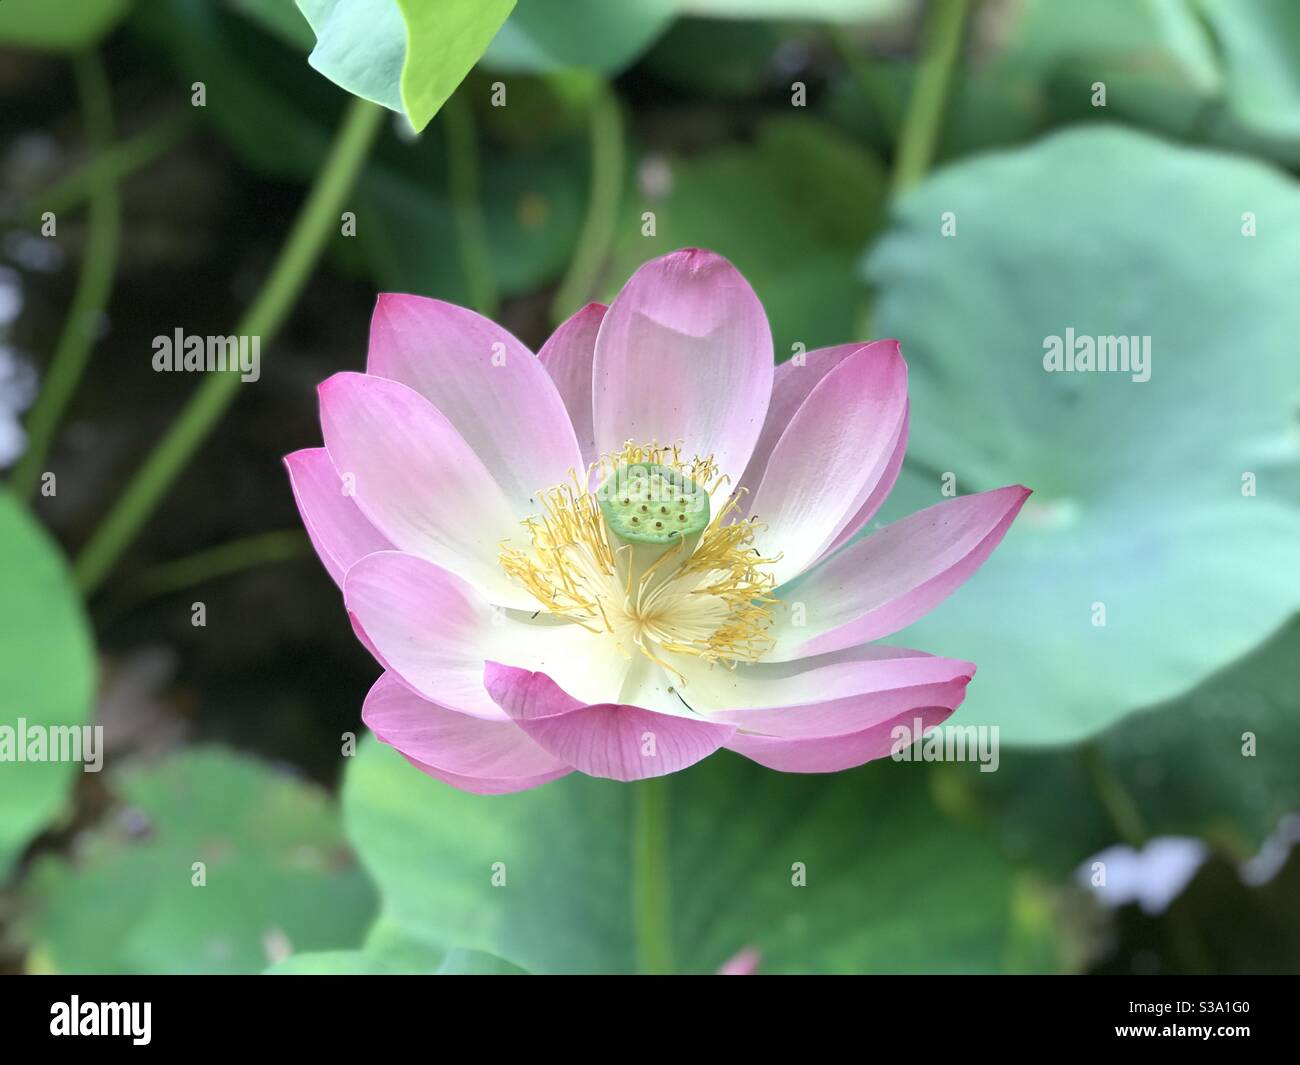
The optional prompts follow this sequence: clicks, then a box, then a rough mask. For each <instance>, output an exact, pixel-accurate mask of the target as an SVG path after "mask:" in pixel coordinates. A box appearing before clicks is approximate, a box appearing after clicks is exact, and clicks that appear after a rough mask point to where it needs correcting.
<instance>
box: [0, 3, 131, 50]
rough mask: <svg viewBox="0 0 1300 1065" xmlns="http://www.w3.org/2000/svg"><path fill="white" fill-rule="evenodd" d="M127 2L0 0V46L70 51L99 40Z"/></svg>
mask: <svg viewBox="0 0 1300 1065" xmlns="http://www.w3.org/2000/svg"><path fill="white" fill-rule="evenodd" d="M130 6H131V0H59V2H58V3H54V2H53V0H0V45H15V46H17V47H19V48H39V49H42V50H46V49H48V50H51V51H59V52H74V51H76V50H78V49H80V48H85V47H86V46H87V45H91V44H94V43H95V41H97V40H99V38H101V37H103V36H104V35H105V34H106V33H108V31H109V30H111V29H112V28H113V27H114V26H116V25H117V23H118V22H119V21H120V20H121V18H122V16H123V15H125V14H126V12H127V10H128V9H129V8H130Z"/></svg>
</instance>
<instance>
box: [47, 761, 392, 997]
mask: <svg viewBox="0 0 1300 1065" xmlns="http://www.w3.org/2000/svg"><path fill="white" fill-rule="evenodd" d="M117 790H118V793H119V795H120V797H121V800H122V803H121V806H120V807H119V808H118V809H117V810H116V811H114V812H113V813H112V814H111V815H109V817H108V819H107V820H106V821H105V822H104V823H103V824H101V825H100V826H98V827H97V828H95V829H94V830H92V831H91V832H89V833H88V834H87V836H86V838H84V839H83V840H81V841H80V842H79V845H78V848H77V850H76V852H75V853H74V854H73V856H72V857H71V858H63V857H45V858H42V859H41V860H40V861H39V862H38V863H37V864H36V865H35V866H34V867H33V869H32V872H31V875H30V876H29V877H28V878H27V880H26V881H25V883H24V901H25V907H26V909H27V910H28V913H27V916H26V919H25V921H24V922H23V931H24V932H25V934H26V937H27V939H28V941H29V942H30V943H31V947H32V953H31V956H30V958H31V960H30V965H31V967H32V968H33V969H35V970H37V971H56V972H65V973H84V972H98V973H243V972H259V971H261V970H262V969H263V968H264V967H265V966H266V964H267V961H268V960H269V959H270V957H274V956H275V955H276V954H278V953H279V952H280V951H282V950H284V949H286V948H288V949H298V950H304V951H311V950H327V949H338V948H345V947H353V946H355V945H356V944H358V943H360V942H361V940H362V937H363V933H364V931H365V929H366V926H367V925H368V924H369V923H370V920H371V918H372V916H373V913H374V896H373V893H372V889H371V887H370V884H369V882H368V881H367V879H366V877H365V875H364V874H363V873H362V872H361V870H360V869H358V868H357V866H356V864H355V862H354V861H353V859H352V856H351V854H350V853H349V852H348V849H347V845H346V844H345V843H344V841H343V838H342V836H341V835H340V833H339V827H338V818H337V814H336V812H335V810H334V809H333V808H332V807H331V806H330V805H329V803H328V801H327V799H326V797H325V795H324V794H323V793H322V792H320V790H319V789H317V788H316V787H314V786H311V785H308V784H305V783H303V782H301V781H298V780H294V779H292V778H290V777H288V776H285V775H283V774H281V773H278V772H275V771H273V770H272V769H270V768H269V767H267V766H265V765H263V764H261V763H260V762H257V761H254V760H252V759H249V758H246V757H243V756H240V755H236V754H233V753H230V752H228V751H224V750H221V749H219V748H198V749H191V750H189V751H187V752H185V753H183V754H179V755H175V756H172V757H170V758H168V759H167V760H165V761H163V762H159V763H157V764H154V765H142V766H138V767H134V768H132V769H130V770H128V771H124V772H123V773H122V775H121V776H120V777H118V778H117ZM196 862H202V863H204V865H205V867H206V868H205V876H206V884H205V885H203V886H196V885H195V884H194V878H195V876H196V873H195V870H194V863H196Z"/></svg>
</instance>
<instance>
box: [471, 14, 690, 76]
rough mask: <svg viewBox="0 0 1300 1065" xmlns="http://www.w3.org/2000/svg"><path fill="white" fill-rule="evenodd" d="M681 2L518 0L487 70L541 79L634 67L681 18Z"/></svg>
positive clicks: (494, 45)
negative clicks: (549, 73) (555, 72)
mask: <svg viewBox="0 0 1300 1065" xmlns="http://www.w3.org/2000/svg"><path fill="white" fill-rule="evenodd" d="M677 4H678V0H637V3H635V4H626V3H611V2H610V0H519V3H518V4H517V5H516V7H515V9H514V11H513V12H512V13H511V15H510V17H509V18H508V19H506V23H505V25H504V26H502V27H501V31H500V32H499V33H498V34H497V35H496V37H495V38H494V39H493V40H492V43H491V45H489V46H488V50H487V53H486V54H485V55H484V56H483V63H484V65H485V66H488V67H490V68H492V69H493V70H500V71H503V72H507V73H524V74H537V73H543V72H546V71H551V70H563V69H571V68H586V69H591V70H597V71H600V72H601V73H604V74H612V73H616V72H618V71H620V70H623V69H624V68H626V67H627V66H629V65H630V64H631V63H632V62H633V61H634V60H635V59H636V58H637V57H638V56H639V55H640V54H641V53H642V52H644V51H645V50H646V49H647V48H649V47H650V45H651V43H653V41H654V40H655V38H657V37H658V36H659V35H660V34H661V33H663V31H664V30H665V29H667V27H668V24H669V23H670V22H671V21H672V20H673V17H674V16H675V15H676V13H677Z"/></svg>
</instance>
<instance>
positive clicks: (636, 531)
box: [596, 462, 709, 544]
mask: <svg viewBox="0 0 1300 1065" xmlns="http://www.w3.org/2000/svg"><path fill="white" fill-rule="evenodd" d="M596 498H597V499H598V500H599V502H600V512H601V514H602V515H604V518H605V524H606V525H608V526H609V530H610V532H612V533H613V534H614V535H615V536H617V537H618V538H619V539H621V540H626V541H627V542H628V543H633V544H671V543H675V542H677V541H679V540H684V539H685V538H687V537H688V536H695V535H697V534H699V533H702V532H703V531H704V529H705V527H706V526H707V525H708V524H709V494H708V492H706V491H705V490H704V489H703V488H701V487H700V486H699V485H698V484H696V483H695V482H694V481H693V480H691V478H689V477H687V476H686V475H685V474H684V473H678V472H677V471H676V470H674V469H670V468H669V467H667V466H660V465H658V464H657V463H651V462H640V463H634V464H631V465H627V466H620V467H619V468H618V469H616V470H615V471H614V472H613V473H611V474H610V475H609V477H607V478H606V479H605V483H604V484H602V485H601V486H600V488H599V489H598V490H597V492H596Z"/></svg>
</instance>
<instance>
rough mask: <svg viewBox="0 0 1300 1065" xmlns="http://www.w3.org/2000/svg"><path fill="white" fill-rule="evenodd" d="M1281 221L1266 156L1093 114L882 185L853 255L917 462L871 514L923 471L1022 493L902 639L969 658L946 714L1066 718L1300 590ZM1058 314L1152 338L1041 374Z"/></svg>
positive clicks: (1194, 675)
mask: <svg viewBox="0 0 1300 1065" xmlns="http://www.w3.org/2000/svg"><path fill="white" fill-rule="evenodd" d="M1246 211H1251V212H1254V213H1255V214H1256V215H1257V218H1258V235H1257V236H1253V237H1252V236H1244V235H1243V233H1242V226H1243V221H1242V216H1243V212H1246ZM945 212H952V213H953V215H954V216H955V219H956V224H957V235H956V236H952V237H948V236H944V235H942V231H941V230H942V223H943V218H944V214H945ZM1298 226H1300V190H1298V189H1297V187H1296V186H1295V184H1294V183H1293V182H1291V181H1290V180H1289V179H1288V178H1286V177H1285V176H1283V175H1281V174H1279V173H1276V172H1275V171H1272V170H1270V169H1268V168H1266V167H1264V166H1261V165H1259V164H1257V163H1254V162H1250V161H1247V160H1242V159H1236V158H1231V157H1227V156H1220V155H1216V154H1210V153H1207V152H1201V151H1192V150H1187V149H1182V148H1175V147H1172V146H1170V145H1168V144H1166V143H1164V142H1161V141H1158V140H1154V139H1152V138H1149V137H1146V136H1143V135H1140V134H1137V133H1133V132H1126V131H1123V130H1120V129H1117V128H1107V127H1094V128H1089V129H1078V130H1073V131H1069V132H1066V133H1062V134H1059V135H1057V136H1054V137H1052V138H1050V139H1048V140H1045V141H1043V142H1041V143H1039V144H1037V145H1035V146H1033V147H1030V148H1027V149H1024V150H1022V151H1017V152H1013V153H1006V154H1001V155H996V156H990V157H986V158H983V159H979V160H976V161H972V162H970V163H966V164H963V165H960V166H955V167H952V168H950V169H948V170H945V171H942V172H941V173H939V174H938V175H936V176H935V177H934V178H933V179H932V180H931V181H929V182H928V183H927V184H926V185H924V186H923V187H922V188H921V189H919V190H918V191H917V192H916V193H915V194H914V195H913V196H911V197H910V198H908V199H907V200H906V201H905V202H904V203H903V204H902V205H901V206H900V208H899V209H898V212H897V218H896V221H895V225H894V228H893V229H892V231H891V232H889V234H888V235H887V236H886V237H885V238H884V239H883V241H882V242H881V243H880V245H879V246H878V248H877V249H876V251H875V253H874V254H873V255H872V257H871V260H870V267H869V273H870V277H871V279H872V280H874V281H875V283H876V284H877V285H878V286H879V291H878V294H877V300H878V303H877V310H878V324H879V330H878V331H879V332H880V333H881V334H882V335H894V336H898V337H899V338H900V339H901V340H902V342H903V350H904V353H905V354H906V355H907V356H908V358H909V362H910V365H911V369H912V374H911V382H910V388H911V394H912V437H911V444H910V448H909V456H910V460H911V462H912V467H911V469H910V471H906V472H905V475H904V477H903V478H901V479H900V482H899V486H898V488H897V489H896V490H895V493H894V497H893V498H891V500H890V507H889V508H888V510H887V514H886V516H887V517H897V516H899V515H900V514H901V513H905V512H907V511H908V510H911V509H916V508H918V507H921V506H925V505H927V504H930V503H934V502H938V501H939V498H940V485H941V477H940V475H941V473H943V472H952V473H954V474H955V475H956V483H957V486H958V488H959V489H960V490H961V491H977V490H981V489H987V488H992V487H994V486H996V485H1000V484H1006V483H1010V482H1017V481H1018V482H1022V483H1024V484H1027V485H1029V486H1030V487H1032V488H1034V489H1036V490H1037V494H1036V495H1035V496H1034V497H1033V498H1032V499H1031V500H1030V503H1029V504H1028V505H1027V506H1026V508H1025V512H1024V513H1023V514H1022V516H1021V517H1020V519H1019V520H1018V521H1017V523H1016V525H1015V526H1014V527H1013V529H1012V530H1011V533H1010V535H1009V536H1008V537H1007V539H1006V541H1005V542H1004V543H1003V545H1002V546H1001V547H1000V548H999V549H998V550H997V551H996V552H995V553H994V555H993V557H992V559H991V560H990V561H989V562H988V564H987V565H986V566H985V567H984V569H983V570H982V571H981V572H980V573H979V574H977V575H976V577H975V578H974V579H973V580H972V581H971V582H970V584H969V585H968V586H967V587H966V588H964V589H962V590H961V591H960V592H959V593H958V594H957V595H956V596H955V597H953V598H952V599H951V600H949V601H947V602H945V603H944V604H942V605H941V606H940V607H939V608H938V609H937V610H935V611H934V612H933V613H932V614H931V615H930V616H929V617H927V618H925V619H924V620H922V621H921V622H919V623H918V624H916V625H914V626H913V627H912V628H911V629H909V630H907V631H906V632H905V633H904V634H902V636H901V637H900V640H901V641H902V642H906V643H909V644H912V645H914V646H918V647H921V648H924V649H926V650H929V651H935V652H939V653H943V654H950V655H956V656H958V657H962V658H970V659H972V660H974V661H975V662H977V663H979V665H980V673H979V675H978V676H977V678H976V680H975V682H974V683H973V684H972V685H971V689H970V694H969V696H968V698H967V702H966V705H965V707H964V708H963V711H962V714H963V716H964V717H965V719H966V720H967V721H974V722H980V723H990V724H994V723H995V724H998V725H1000V726H1001V729H1002V739H1003V741H1005V742H1011V743H1059V742H1065V741H1071V740H1077V739H1080V738H1083V737H1086V736H1088V735H1090V734H1092V733H1094V732H1096V731H1098V730H1100V729H1102V728H1104V727H1105V726H1106V725H1108V724H1110V723H1111V722H1113V721H1116V720H1117V719H1119V718H1120V717H1122V716H1123V715H1124V714H1125V713H1126V712H1128V711H1131V710H1134V709H1136V708H1139V707H1142V706H1145V705H1149V704H1151V703H1155V702H1158V701H1161V700H1165V699H1170V698H1174V697H1176V696H1178V695H1180V694H1181V693H1183V692H1186V691H1188V690H1190V689H1191V688H1193V687H1194V686H1195V685H1197V684H1198V683H1199V682H1201V681H1202V680H1204V679H1205V678H1206V677H1207V676H1208V675H1209V674H1211V673H1213V672H1214V671H1215V670H1217V669H1219V668H1220V667H1222V666H1224V665H1226V664H1227V663H1229V662H1231V661H1233V660H1234V659H1236V658H1238V657H1239V656H1241V655H1243V654H1245V653H1246V652H1248V651H1250V650H1251V649H1252V648H1253V647H1255V646H1256V645H1257V644H1259V643H1260V642H1261V641H1262V640H1264V639H1265V638H1266V637H1267V636H1268V635H1269V634H1270V633H1271V632H1273V631H1274V630H1275V629H1277V628H1278V627H1279V626H1280V625H1281V624H1282V623H1283V621H1285V620H1286V618H1287V617H1288V616H1289V615H1290V614H1291V612H1292V611H1293V610H1294V609H1295V608H1296V606H1297V605H1298V604H1300V510H1298V509H1297V506H1296V501H1297V494H1296V485H1297V483H1300V482H1298V479H1297V470H1298V467H1300V444H1298V442H1297V433H1296V422H1295V419H1296V413H1295V402H1296V395H1297V388H1300V360H1297V359H1296V357H1295V351H1294V337H1295V335H1296V332H1297V330H1298V329H1300V303H1297V301H1296V300H1295V292H1296V291H1297V290H1300V260H1298V259H1297V258H1296V256H1295V254H1294V245H1293V241H1292V240H1291V237H1290V234H1292V233H1294V232H1295V230H1296V228H1297V227H1298ZM1068 328H1072V329H1073V330H1074V331H1075V333H1076V335H1078V336H1083V335H1091V336H1125V337H1127V336H1134V337H1141V336H1144V335H1145V336H1149V337H1150V338H1151V340H1150V343H1151V350H1152V358H1151V366H1150V380H1149V381H1146V382H1145V383H1143V382H1135V381H1134V380H1132V375H1131V374H1129V373H1096V372H1092V373H1088V372H1075V373H1048V372H1046V371H1045V369H1044V351H1045V343H1046V338H1049V337H1051V336H1063V335H1064V334H1065V332H1066V330H1067V329H1068ZM1246 474H1253V475H1254V476H1255V477H1256V478H1257V481H1258V488H1257V494H1256V495H1253V496H1252V495H1247V494H1245V493H1244V492H1243V477H1244V475H1246ZM1102 608H1104V611H1105V617H1104V621H1105V624H1104V625H1099V624H1097V623H1096V621H1097V620H1099V619H1100V614H1099V610H1100V609H1102Z"/></svg>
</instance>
